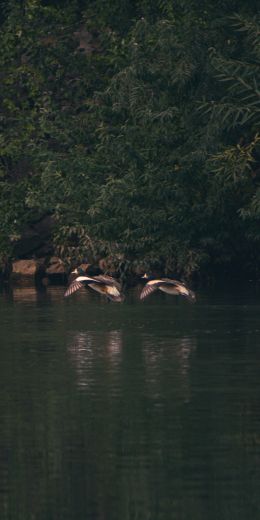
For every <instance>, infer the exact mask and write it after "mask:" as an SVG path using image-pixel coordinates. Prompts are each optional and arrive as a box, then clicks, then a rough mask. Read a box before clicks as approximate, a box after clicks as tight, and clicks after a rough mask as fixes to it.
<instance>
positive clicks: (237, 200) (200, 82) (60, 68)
mask: <svg viewBox="0 0 260 520" xmlns="http://www.w3.org/2000/svg"><path fill="white" fill-rule="evenodd" d="M257 3H258V2H257V1H252V0H251V1H249V2H245V1H244V0H231V1H229V2H226V1H224V0H223V1H222V0H219V1H218V2H216V1H215V0H214V1H213V0H207V1H206V0H205V1H204V0H200V1H199V2H198V1H197V0H171V1H170V0H154V1H153V2H150V1H148V0H135V1H133V0H114V1H112V0H95V1H94V0H93V1H90V0H89V1H86V0H70V1H68V2H65V1H53V0H45V1H44V0H24V1H18V0H6V1H1V19H0V24H1V35H0V40H1V41H0V63H1V82H0V97H1V112H0V119H1V127H2V131H1V137H0V156H1V163H0V261H1V263H2V264H3V263H4V262H5V261H6V259H7V258H12V257H14V256H19V255H20V257H24V256H25V257H26V253H22V252H21V251H20V253H19V251H18V250H17V243H19V240H21V236H22V235H23V233H24V232H25V230H26V229H27V228H28V227H30V225H32V223H37V222H40V221H41V220H42V219H44V218H46V217H48V218H51V222H52V237H51V245H50V244H49V245H48V247H49V248H50V249H49V250H48V253H51V252H55V253H56V254H58V255H59V256H60V257H61V258H62V259H63V260H64V261H65V262H67V265H72V264H73V263H76V264H77V263H79V262H80V261H82V260H83V259H84V258H85V257H86V256H87V257H91V258H98V257H102V256H109V257H110V258H112V259H113V261H114V263H115V265H117V264H118V263H119V262H122V260H124V259H125V260H127V261H128V262H129V265H131V266H133V267H134V266H135V265H138V264H140V262H141V263H142V264H143V265H144V266H145V268H148V269H149V268H153V266H155V265H156V266H160V268H161V269H162V270H163V271H164V272H166V273H174V274H178V275H181V276H183V277H186V278H188V277H191V276H193V275H194V274H196V273H199V274H200V275H201V276H216V275H219V274H224V273H226V274H227V273H228V274H230V273H237V274H243V275H244V276H248V275H250V276H258V275H259V253H260V227H259V222H260V135H259V134H258V131H259V124H258V122H259V115H260V90H259V76H260V23H259V17H258V16H257ZM33 254H34V255H36V256H37V255H42V254H43V249H42V248H39V249H38V250H35V251H34V252H33Z"/></svg>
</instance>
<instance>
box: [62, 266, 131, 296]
mask: <svg viewBox="0 0 260 520" xmlns="http://www.w3.org/2000/svg"><path fill="white" fill-rule="evenodd" d="M72 274H78V275H79V276H77V278H75V280H73V281H72V282H71V284H70V285H69V287H68V289H67V290H66V292H65V294H64V296H65V297H67V296H70V295H71V294H72V293H74V292H76V291H78V290H79V289H81V288H82V287H84V286H88V287H90V288H91V289H93V290H94V291H97V292H99V293H100V294H103V295H104V296H106V297H107V298H108V299H109V300H111V301H113V302H122V301H123V300H124V296H123V294H122V292H121V286H120V284H119V283H118V282H117V281H116V280H115V279H114V278H112V276H108V275H105V274H102V275H101V274H99V275H97V276H89V275H87V274H86V273H85V272H84V271H83V269H81V268H79V267H78V268H77V269H75V270H74V271H72Z"/></svg>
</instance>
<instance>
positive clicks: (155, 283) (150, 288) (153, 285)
mask: <svg viewBox="0 0 260 520" xmlns="http://www.w3.org/2000/svg"><path fill="white" fill-rule="evenodd" d="M160 283H161V280H150V281H149V282H147V283H146V284H145V286H144V288H143V289H142V291H141V294H140V300H144V299H145V298H147V296H150V294H152V293H153V292H154V291H156V290H157V289H158V288H159V286H160Z"/></svg>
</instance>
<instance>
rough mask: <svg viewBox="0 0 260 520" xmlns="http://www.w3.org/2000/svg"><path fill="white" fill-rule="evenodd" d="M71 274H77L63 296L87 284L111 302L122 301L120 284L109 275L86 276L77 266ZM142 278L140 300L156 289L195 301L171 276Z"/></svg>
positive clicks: (189, 292)
mask: <svg viewBox="0 0 260 520" xmlns="http://www.w3.org/2000/svg"><path fill="white" fill-rule="evenodd" d="M72 273H73V274H77V275H79V276H77V278H75V280H73V282H72V283H71V284H70V285H69V287H68V289H67V290H66V292H65V294H64V296H70V295H71V294H72V293H74V292H75V291H78V290H79V289H81V287H83V286H88V287H90V288H91V289H94V291H97V292H99V293H100V294H103V295H105V296H106V297H107V298H108V299H109V300H112V301H113V302H122V301H124V295H123V293H122V290H121V285H120V284H119V283H118V282H117V281H116V280H115V279H114V278H112V277H111V276H108V275H104V274H99V275H97V276H88V275H87V274H86V273H85V272H84V270H83V269H81V268H80V267H78V268H77V269H75V270H74V271H72ZM142 278H144V279H146V280H147V282H146V284H145V286H144V288H143V289H142V291H141V294H140V300H144V299H145V298H147V296H149V295H150V294H152V293H153V292H154V291H156V290H158V289H159V290H160V291H163V292H165V293H167V294H172V295H180V296H184V297H185V298H187V299H188V300H189V301H190V302H195V300H196V296H195V293H194V292H193V291H191V289H189V288H188V287H187V286H186V285H185V284H184V283H182V282H179V281H178V280H172V279H171V278H154V277H149V276H147V274H145V275H144V276H143V277H142Z"/></svg>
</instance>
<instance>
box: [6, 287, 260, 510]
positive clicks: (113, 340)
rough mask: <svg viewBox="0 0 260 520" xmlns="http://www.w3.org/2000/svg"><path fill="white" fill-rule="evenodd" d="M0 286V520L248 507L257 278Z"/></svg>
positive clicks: (255, 417)
mask: <svg viewBox="0 0 260 520" xmlns="http://www.w3.org/2000/svg"><path fill="white" fill-rule="evenodd" d="M138 291H139V288H136V289H135V290H132V291H130V292H129V294H128V297H127V299H126V302H125V303H124V304H114V303H108V302H107V301H104V300H102V299H101V298H100V296H99V295H98V294H95V293H91V292H90V291H89V290H85V289H83V290H82V291H80V292H78V293H76V294H74V295H72V296H71V297H70V298H68V299H64V298H63V293H64V287H48V288H47V289H46V290H44V291H40V292H39V291H37V290H36V289H35V288H34V287H20V288H19V287H16V288H13V290H11V289H9V290H7V289H2V291H0V316H1V318H0V319H1V329H0V335H1V346H0V388H1V400H0V519H1V520H96V519H97V520H233V519H234V520H245V519H250V520H251V519H252V520H255V519H257V518H260V498H259V496H260V288H259V287H257V286H256V285H255V284H253V283H249V282H248V284H246V285H245V287H244V288H243V287H241V286H239V287H237V288H230V287H229V288H228V287H223V288H219V289H218V290H217V289H216V288H214V289H212V290H208V291H199V292H198V301H197V303H196V304H195V305H191V304H189V303H188V302H186V301H184V300H180V299H177V298H175V297H170V296H168V295H164V294H159V293H158V294H154V295H152V296H151V297H150V298H149V299H147V300H146V301H145V302H139V301H138V299H137V296H138Z"/></svg>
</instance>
